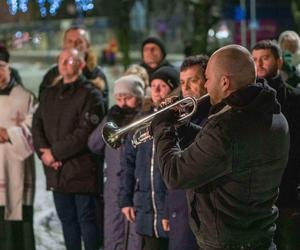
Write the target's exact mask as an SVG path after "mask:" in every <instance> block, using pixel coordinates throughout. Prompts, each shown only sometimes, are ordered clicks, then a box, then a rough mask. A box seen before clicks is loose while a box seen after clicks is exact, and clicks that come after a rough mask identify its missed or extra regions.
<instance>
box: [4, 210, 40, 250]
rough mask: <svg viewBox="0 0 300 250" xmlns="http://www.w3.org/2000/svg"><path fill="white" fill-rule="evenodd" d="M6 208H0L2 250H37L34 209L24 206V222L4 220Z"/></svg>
mask: <svg viewBox="0 0 300 250" xmlns="http://www.w3.org/2000/svg"><path fill="white" fill-rule="evenodd" d="M4 209H5V208H4V207H3V206H0V250H35V241H34V232H33V207H32V206H23V220H21V221H7V220H4Z"/></svg>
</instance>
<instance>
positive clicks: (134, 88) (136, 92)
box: [114, 75, 145, 97]
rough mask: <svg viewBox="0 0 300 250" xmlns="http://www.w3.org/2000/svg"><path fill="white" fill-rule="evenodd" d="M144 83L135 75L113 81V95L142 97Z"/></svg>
mask: <svg viewBox="0 0 300 250" xmlns="http://www.w3.org/2000/svg"><path fill="white" fill-rule="evenodd" d="M144 89H145V83H144V82H143V80H142V79H141V78H140V77H138V76H136V75H126V76H122V77H120V78H119V79H118V80H116V81H115V86H114V94H115V95H116V94H130V95H133V96H136V97H144V95H145V92H144Z"/></svg>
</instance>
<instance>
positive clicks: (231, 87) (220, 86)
mask: <svg viewBox="0 0 300 250" xmlns="http://www.w3.org/2000/svg"><path fill="white" fill-rule="evenodd" d="M205 76H206V79H207V80H206V83H205V87H206V89H207V92H208V93H209V95H210V100H211V102H212V104H217V103H219V102H221V101H222V100H223V99H224V98H226V97H227V96H229V95H230V94H231V93H232V92H234V91H236V90H238V89H240V88H243V87H245V86H247V85H249V84H254V83H255V78H256V70H255V64H254V61H253V59H252V57H251V54H250V53H249V51H248V50H247V49H246V48H244V47H242V46H240V45H228V46H225V47H222V48H220V49H219V50H217V51H216V52H215V53H213V55H212V56H211V57H210V59H209V61H208V65H207V68H206V71H205Z"/></svg>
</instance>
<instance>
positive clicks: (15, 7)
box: [6, 0, 94, 17]
mask: <svg viewBox="0 0 300 250" xmlns="http://www.w3.org/2000/svg"><path fill="white" fill-rule="evenodd" d="M36 1H37V3H38V5H39V8H40V14H41V16H42V17H45V16H47V14H50V15H51V16H54V15H56V13H57V11H58V9H59V8H60V6H61V3H62V1H63V0H36ZM74 1H75V4H76V8H77V10H78V11H80V12H86V11H89V10H92V9H93V8H94V4H93V2H94V0H74ZM6 2H7V5H8V8H9V12H10V13H11V14H12V15H16V14H17V12H19V11H20V12H23V13H25V12H27V11H28V0H6ZM47 6H48V8H47ZM48 9H49V10H48Z"/></svg>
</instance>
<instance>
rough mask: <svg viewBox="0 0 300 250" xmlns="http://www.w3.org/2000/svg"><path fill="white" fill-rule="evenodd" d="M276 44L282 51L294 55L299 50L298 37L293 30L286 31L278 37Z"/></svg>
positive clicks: (299, 39)
mask: <svg viewBox="0 0 300 250" xmlns="http://www.w3.org/2000/svg"><path fill="white" fill-rule="evenodd" d="M278 44H279V46H280V48H281V49H282V50H288V51H290V52H291V53H296V52H298V51H299V50H300V37H299V35H298V34H297V33H296V32H295V31H293V30H286V31H284V32H282V33H281V34H280V35H279V38H278Z"/></svg>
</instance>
